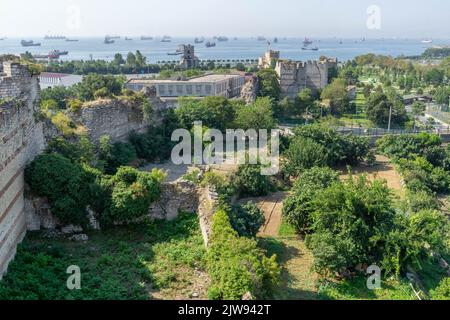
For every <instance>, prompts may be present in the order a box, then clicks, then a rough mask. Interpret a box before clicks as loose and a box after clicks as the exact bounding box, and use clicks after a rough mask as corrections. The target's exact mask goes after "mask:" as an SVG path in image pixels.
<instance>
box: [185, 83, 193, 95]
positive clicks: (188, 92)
mask: <svg viewBox="0 0 450 320" xmlns="http://www.w3.org/2000/svg"><path fill="white" fill-rule="evenodd" d="M186 93H187V94H192V86H191V85H186Z"/></svg>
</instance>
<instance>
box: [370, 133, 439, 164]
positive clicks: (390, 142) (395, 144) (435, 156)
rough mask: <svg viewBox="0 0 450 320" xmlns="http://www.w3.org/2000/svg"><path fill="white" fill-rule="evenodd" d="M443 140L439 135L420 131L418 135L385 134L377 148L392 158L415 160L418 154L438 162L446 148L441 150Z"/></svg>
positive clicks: (430, 160)
mask: <svg viewBox="0 0 450 320" xmlns="http://www.w3.org/2000/svg"><path fill="white" fill-rule="evenodd" d="M441 144H442V140H441V138H440V137H439V136H438V135H434V134H429V133H420V134H417V135H400V136H391V135H388V136H384V137H382V138H381V139H379V140H378V141H377V150H378V151H379V152H381V153H382V154H384V155H386V156H388V157H390V158H392V159H393V160H398V159H410V160H414V159H415V158H417V157H418V156H420V157H425V158H426V159H427V160H428V161H429V162H431V163H433V164H435V165H436V164H438V163H439V162H440V161H442V157H443V154H442V153H443V152H444V150H443V149H442V151H440V149H441V148H440V146H441Z"/></svg>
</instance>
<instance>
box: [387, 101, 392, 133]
mask: <svg viewBox="0 0 450 320" xmlns="http://www.w3.org/2000/svg"><path fill="white" fill-rule="evenodd" d="M391 121H392V106H390V107H389V124H388V133H391Z"/></svg>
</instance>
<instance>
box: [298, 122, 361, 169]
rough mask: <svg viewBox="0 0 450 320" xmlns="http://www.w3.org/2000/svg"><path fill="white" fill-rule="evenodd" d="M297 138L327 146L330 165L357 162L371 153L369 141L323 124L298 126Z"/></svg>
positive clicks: (326, 152) (327, 159)
mask: <svg viewBox="0 0 450 320" xmlns="http://www.w3.org/2000/svg"><path fill="white" fill-rule="evenodd" d="M294 133H295V137H296V138H304V139H311V140H312V141H314V142H315V143H317V144H320V145H321V146H322V147H324V148H325V157H326V162H327V164H328V165H329V166H335V165H340V164H357V163H358V162H359V161H362V160H364V159H365V158H366V157H367V156H368V155H369V154H370V148H369V141H368V139H366V138H362V137H358V136H354V135H342V134H340V133H338V132H337V131H336V130H335V129H332V128H330V127H329V126H326V125H323V124H313V125H308V126H302V127H297V128H296V129H295V130H294Z"/></svg>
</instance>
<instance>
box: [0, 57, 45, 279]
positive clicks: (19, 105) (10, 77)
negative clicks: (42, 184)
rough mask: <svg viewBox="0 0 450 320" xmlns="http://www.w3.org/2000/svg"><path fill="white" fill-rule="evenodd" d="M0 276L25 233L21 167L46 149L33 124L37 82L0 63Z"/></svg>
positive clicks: (20, 70)
mask: <svg viewBox="0 0 450 320" xmlns="http://www.w3.org/2000/svg"><path fill="white" fill-rule="evenodd" d="M0 65H1V67H0V277H1V276H2V274H3V273H4V272H5V271H6V269H7V267H8V263H9V262H10V261H11V260H12V258H13V257H14V255H15V252H16V247H17V244H18V243H20V242H21V241H22V239H23V237H24V235H25V232H26V218H25V213H24V192H23V191H24V168H25V166H26V165H27V164H28V163H29V162H31V161H32V160H33V159H34V158H35V157H36V156H37V155H38V154H39V153H41V152H42V151H43V150H44V148H45V145H46V143H45V139H44V135H43V124H42V123H40V122H38V121H36V119H35V114H36V112H37V111H38V105H39V99H40V98H39V82H38V79H37V77H36V76H31V75H30V73H29V71H28V68H27V67H26V66H23V65H21V64H19V63H17V62H11V61H7V62H3V61H0Z"/></svg>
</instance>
